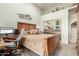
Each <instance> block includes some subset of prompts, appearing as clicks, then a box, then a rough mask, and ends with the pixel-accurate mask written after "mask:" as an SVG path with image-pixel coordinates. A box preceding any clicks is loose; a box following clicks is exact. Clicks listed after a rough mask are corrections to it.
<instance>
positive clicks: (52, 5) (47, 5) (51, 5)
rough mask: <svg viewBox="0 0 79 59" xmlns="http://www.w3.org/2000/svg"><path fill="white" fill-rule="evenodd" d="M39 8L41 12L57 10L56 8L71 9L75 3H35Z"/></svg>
mask: <svg viewBox="0 0 79 59" xmlns="http://www.w3.org/2000/svg"><path fill="white" fill-rule="evenodd" d="M34 4H35V5H36V6H37V7H39V8H40V9H41V10H43V11H44V10H46V9H49V8H55V7H56V6H58V7H61V6H63V7H69V6H71V5H72V4H73V3H34Z"/></svg>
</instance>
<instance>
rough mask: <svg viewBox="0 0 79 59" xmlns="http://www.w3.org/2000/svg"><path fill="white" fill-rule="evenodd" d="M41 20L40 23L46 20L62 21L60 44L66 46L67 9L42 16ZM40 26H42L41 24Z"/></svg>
mask: <svg viewBox="0 0 79 59" xmlns="http://www.w3.org/2000/svg"><path fill="white" fill-rule="evenodd" d="M41 19H42V21H41V22H43V21H46V20H53V19H61V20H62V25H61V40H62V43H65V44H68V9H64V10H61V11H58V12H55V13H49V14H47V15H43V16H42V17H41ZM41 26H43V23H42V25H41Z"/></svg>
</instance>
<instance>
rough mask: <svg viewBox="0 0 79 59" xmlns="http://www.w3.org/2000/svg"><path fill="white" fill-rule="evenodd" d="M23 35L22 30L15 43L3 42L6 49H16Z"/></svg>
mask: <svg viewBox="0 0 79 59" xmlns="http://www.w3.org/2000/svg"><path fill="white" fill-rule="evenodd" d="M23 33H24V29H22V30H21V32H20V34H19V35H18V37H17V38H16V40H15V41H13V42H5V46H6V47H7V48H9V49H12V50H14V49H15V50H16V49H18V46H19V42H20V40H21V39H22V36H23Z"/></svg>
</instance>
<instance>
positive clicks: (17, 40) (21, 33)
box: [16, 29, 24, 42]
mask: <svg viewBox="0 0 79 59" xmlns="http://www.w3.org/2000/svg"><path fill="white" fill-rule="evenodd" d="M23 34H24V29H22V30H21V31H20V34H19V35H18V37H17V38H16V42H19V41H20V40H21V38H22V36H23Z"/></svg>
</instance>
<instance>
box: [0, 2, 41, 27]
mask: <svg viewBox="0 0 79 59" xmlns="http://www.w3.org/2000/svg"><path fill="white" fill-rule="evenodd" d="M17 13H23V14H29V15H31V17H32V20H31V21H26V20H25V19H20V18H19V17H18V15H17ZM40 16H41V11H40V9H39V8H37V7H36V6H35V5H33V4H27V3H25V4H22V3H2V4H0V26H9V27H10V26H11V27H16V26H17V22H20V21H21V22H29V23H33V24H37V25H40Z"/></svg>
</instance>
